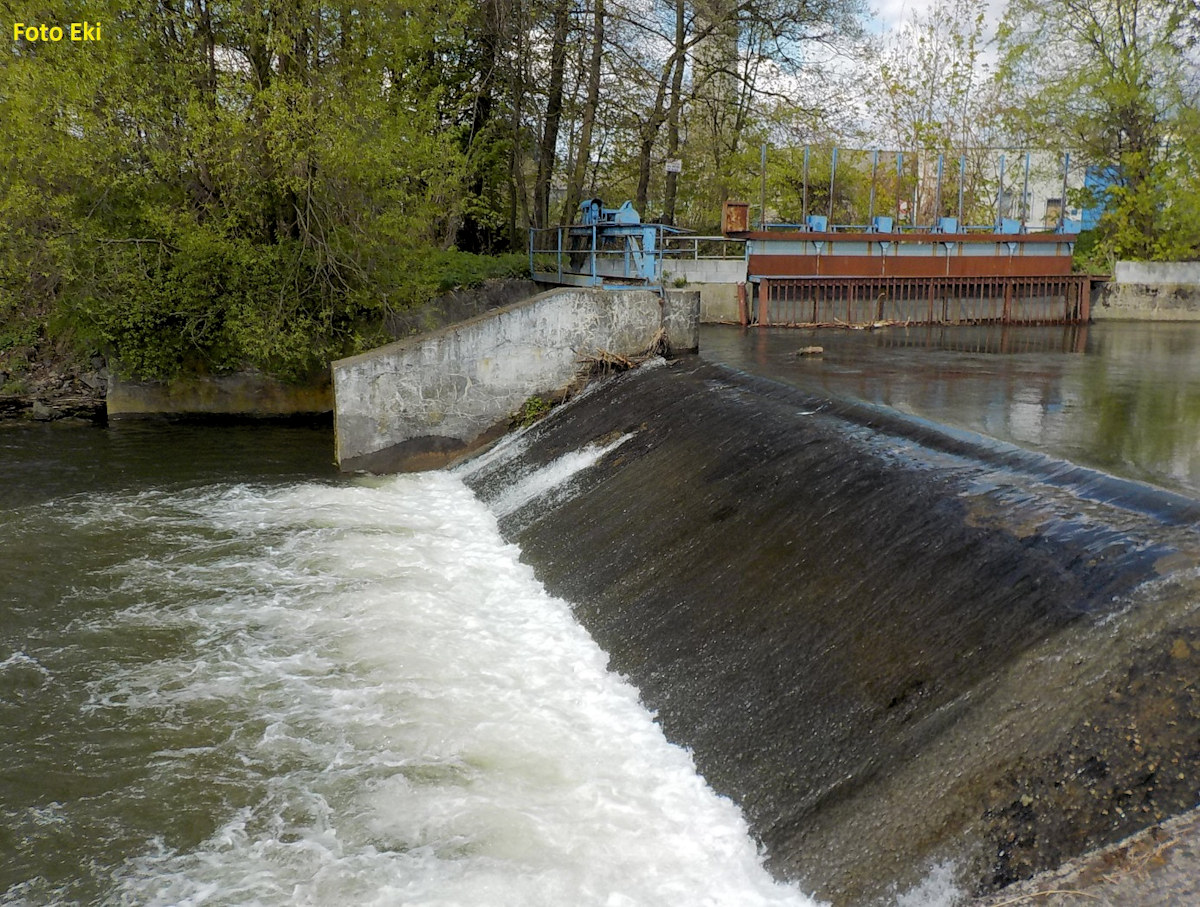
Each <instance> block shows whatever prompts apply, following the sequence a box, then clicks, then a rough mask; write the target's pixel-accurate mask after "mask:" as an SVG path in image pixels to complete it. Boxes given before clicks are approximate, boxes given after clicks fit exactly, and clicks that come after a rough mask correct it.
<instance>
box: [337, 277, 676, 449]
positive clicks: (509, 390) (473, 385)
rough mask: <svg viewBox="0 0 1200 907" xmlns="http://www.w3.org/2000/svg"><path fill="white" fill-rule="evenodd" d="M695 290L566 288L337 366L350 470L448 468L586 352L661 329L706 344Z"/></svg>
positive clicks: (340, 434) (555, 384)
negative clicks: (668, 294) (665, 296)
mask: <svg viewBox="0 0 1200 907" xmlns="http://www.w3.org/2000/svg"><path fill="white" fill-rule="evenodd" d="M698 318H699V298H698V294H695V293H688V294H682V295H681V297H680V298H679V299H677V300H671V301H666V302H664V301H663V300H662V299H660V297H659V296H658V295H657V294H655V293H651V292H648V291H645V290H634V291H623V292H611V291H604V290H594V289H560V290H552V291H550V292H548V293H542V294H540V295H538V296H534V297H533V298H531V299H527V300H525V301H523V302H519V303H515V304H513V305H510V306H505V307H503V308H499V309H495V310H493V311H491V312H488V313H486V314H484V315H481V316H479V317H477V318H472V319H470V320H468V321H465V322H462V323H460V324H456V325H451V326H449V327H446V328H443V329H441V330H437V331H433V332H431V333H428V334H423V335H419V336H416V337H412V338H408V339H405V340H401V341H398V342H396V343H392V344H389V345H387V346H384V347H380V348H379V349H377V350H372V351H370V352H368V353H364V354H362V355H359V356H353V357H351V358H348V359H341V360H339V361H337V362H335V363H333V385H334V398H335V409H334V426H335V436H336V451H337V459H338V462H339V464H340V465H341V466H342V468H343V469H366V470H369V471H372V472H394V471H411V470H415V469H428V468H432V467H436V466H440V465H443V464H445V463H447V462H450V461H452V460H453V459H455V458H456V457H458V456H461V455H463V454H464V453H466V452H469V451H470V450H473V449H475V448H476V447H478V446H479V445H481V444H483V443H486V441H487V440H489V439H490V438H492V437H495V436H496V435H497V434H498V433H500V432H502V431H503V430H504V428H505V427H506V426H507V423H508V421H509V418H510V415H511V414H512V413H514V412H516V411H517V410H518V409H520V407H521V405H522V404H523V403H524V402H525V401H526V400H528V399H529V398H530V397H532V396H552V395H556V394H559V393H561V392H563V391H564V390H565V389H566V388H567V387H568V386H569V385H570V384H571V383H573V382H574V380H575V378H576V375H577V373H578V371H579V369H580V361H579V360H580V359H581V358H582V357H584V356H588V355H594V354H595V353H596V352H598V351H599V350H607V351H609V352H612V353H619V354H621V355H626V356H628V355H633V354H636V353H639V352H642V351H643V350H645V349H647V348H648V347H649V346H650V345H651V343H652V342H653V341H654V338H655V335H656V334H657V333H658V331H659V329H660V328H661V327H664V326H665V327H667V330H668V334H669V336H670V332H671V331H675V332H677V333H678V334H679V336H680V337H681V338H685V339H683V340H678V341H677V340H675V339H674V338H672V339H671V342H672V343H673V344H679V343H683V344H686V346H685V347H684V348H685V349H695V348H696V347H697V346H698V344H699V333H698V328H697V322H698Z"/></svg>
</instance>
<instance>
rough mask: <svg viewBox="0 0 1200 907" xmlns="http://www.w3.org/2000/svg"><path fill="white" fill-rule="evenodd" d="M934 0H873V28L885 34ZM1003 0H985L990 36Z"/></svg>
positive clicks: (926, 7)
mask: <svg viewBox="0 0 1200 907" xmlns="http://www.w3.org/2000/svg"><path fill="white" fill-rule="evenodd" d="M934 3H935V0H875V3H873V4H872V6H873V8H874V10H875V23H874V25H875V28H876V29H877V30H878V33H879V34H887V33H888V32H890V31H894V30H895V29H897V28H899V27H900V24H901V23H902V22H904V21H905V20H906V19H910V18H911V17H912V15H913V14H914V13H924V12H926V11H927V10H928V9H929V7H931V6H933V4H934ZM1004 5H1005V0H987V7H988V13H987V21H986V23H985V32H986V33H987V35H988V37H989V38H990V37H991V36H992V35H993V34H994V33H995V30H996V26H997V25H998V24H999V22H1000V16H1001V15H1002V14H1003V13H1004Z"/></svg>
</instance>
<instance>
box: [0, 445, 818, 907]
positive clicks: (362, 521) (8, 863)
mask: <svg viewBox="0 0 1200 907" xmlns="http://www.w3.org/2000/svg"><path fill="white" fill-rule="evenodd" d="M330 451H331V438H330V435H329V432H328V431H327V430H321V429H313V428H300V427H258V428H252V429H251V428H245V427H229V426H225V427H220V428H217V427H185V426H169V425H123V426H114V427H113V428H110V429H95V428H82V427H66V426H57V425H50V426H28V425H6V426H3V427H0V903H5V904H14V905H15V904H22V905H24V904H30V905H35V904H36V905H41V904H138V905H142V904H164V905H165V904H189V905H198V904H230V905H233V904H237V905H244V904H264V905H266V904H279V905H283V904H288V905H291V904H313V905H316V904H330V905H334V904H336V905H345V904H388V905H399V904H404V905H463V907H473V905H513V907H517V905H522V907H524V905H546V907H559V905H565V904H571V905H604V907H627V905H659V904H688V905H704V904H711V905H739V907H740V905H755V904H791V905H802V904H808V903H810V902H809V901H808V899H807V898H805V897H804V896H803V895H802V894H801V893H800V892H799V891H798V890H796V889H794V888H791V887H788V886H783V885H779V884H776V883H775V882H774V881H772V880H771V879H770V877H769V876H768V875H767V874H766V872H765V871H764V870H763V868H762V865H761V860H760V858H759V854H758V853H757V851H756V848H755V845H754V844H753V842H752V840H751V838H750V837H749V835H748V833H747V828H746V825H745V822H744V820H743V819H742V817H741V815H740V813H739V812H738V811H737V809H736V808H735V807H734V806H733V804H732V803H731V802H730V801H728V800H725V799H722V798H718V797H717V796H716V795H714V794H713V793H712V791H711V790H710V789H709V788H708V787H707V786H706V785H705V783H704V781H703V779H701V778H700V777H699V776H698V775H697V773H696V771H695V768H694V766H693V763H692V760H691V757H690V755H689V754H688V753H687V752H686V751H685V750H683V749H680V748H678V747H675V746H672V745H670V744H669V743H667V742H666V740H665V739H664V737H663V735H662V733H661V731H660V729H659V728H658V726H657V725H656V724H655V723H654V721H653V718H652V716H651V715H650V714H649V713H648V712H647V711H646V710H645V709H644V708H643V707H642V706H641V705H640V704H639V701H638V696H637V692H636V690H634V689H633V688H632V687H631V686H630V685H629V684H627V683H626V682H624V681H623V680H622V679H621V678H619V677H617V676H615V675H613V674H611V673H609V672H608V671H607V668H606V662H607V658H606V656H605V655H604V653H603V652H601V651H600V650H599V649H598V647H597V646H596V645H595V644H594V643H593V642H592V641H591V639H590V638H589V637H588V636H587V634H586V633H585V632H584V631H583V630H582V629H581V628H580V627H579V625H578V624H577V623H576V622H575V621H574V619H573V618H572V616H571V612H570V607H569V606H568V605H567V603H565V602H563V601H561V600H557V599H555V598H553V597H551V596H550V595H548V594H547V593H546V592H545V591H544V590H543V588H542V587H541V586H540V584H539V583H538V582H537V581H536V579H535V578H534V576H533V574H532V571H531V570H530V569H529V568H528V567H526V566H525V565H523V564H522V563H521V562H520V561H519V554H520V552H519V551H518V550H517V549H516V548H515V547H513V546H511V545H509V544H507V543H505V542H504V541H503V540H502V539H501V537H500V535H499V533H498V530H497V524H496V518H495V516H494V515H493V514H492V513H491V512H490V511H489V510H488V509H487V508H485V507H484V506H483V505H482V504H481V503H480V502H479V501H478V500H477V499H476V498H475V497H474V495H473V494H472V493H471V492H470V491H469V490H468V489H467V487H466V486H465V485H464V484H463V482H462V481H461V479H460V478H459V477H458V476H457V475H454V474H451V473H446V472H441V473H430V474H424V475H419V476H400V477H392V478H372V479H368V478H357V479H355V478H343V477H339V476H337V475H336V474H335V473H334V471H333V469H332V467H331V466H330V463H329V460H330ZM580 465H581V467H582V466H585V465H586V463H583V464H580ZM558 478H561V477H555V476H550V477H547V479H546V482H545V485H546V487H547V488H548V487H549V486H551V485H552V484H554V482H555V481H557V480H558ZM525 493H526V494H536V493H537V489H526V491H525Z"/></svg>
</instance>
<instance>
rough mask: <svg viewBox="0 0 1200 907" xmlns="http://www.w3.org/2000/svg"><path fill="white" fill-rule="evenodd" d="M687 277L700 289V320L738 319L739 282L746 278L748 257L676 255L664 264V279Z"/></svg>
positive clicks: (669, 281) (668, 282)
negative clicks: (679, 256)
mask: <svg viewBox="0 0 1200 907" xmlns="http://www.w3.org/2000/svg"><path fill="white" fill-rule="evenodd" d="M676 280H682V281H686V284H685V285H686V286H687V288H688V289H689V290H698V291H699V292H700V320H701V321H702V322H704V323H705V324H723V323H729V324H733V323H736V322H737V320H738V305H737V285H738V283H739V282H744V281H745V280H746V260H745V259H744V258H738V259H730V258H701V259H689V258H672V259H668V260H667V261H666V262H665V263H664V264H663V282H664V283H665V284H666V285H667V286H672V285H673V283H674V281H676Z"/></svg>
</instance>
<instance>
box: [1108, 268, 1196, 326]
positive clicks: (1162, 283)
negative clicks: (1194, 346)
mask: <svg viewBox="0 0 1200 907" xmlns="http://www.w3.org/2000/svg"><path fill="white" fill-rule="evenodd" d="M1092 318H1093V320H1095V321H1200V262H1196V261H1178V262H1148V261H1119V262H1117V266H1116V268H1115V270H1114V273H1113V279H1112V280H1111V281H1109V282H1108V283H1107V284H1105V285H1104V286H1103V287H1102V288H1101V289H1100V291H1099V292H1098V293H1097V294H1096V299H1095V300H1094V302H1093V305H1092Z"/></svg>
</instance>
